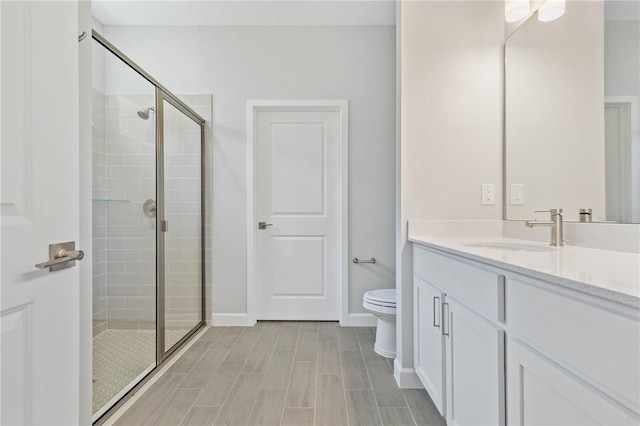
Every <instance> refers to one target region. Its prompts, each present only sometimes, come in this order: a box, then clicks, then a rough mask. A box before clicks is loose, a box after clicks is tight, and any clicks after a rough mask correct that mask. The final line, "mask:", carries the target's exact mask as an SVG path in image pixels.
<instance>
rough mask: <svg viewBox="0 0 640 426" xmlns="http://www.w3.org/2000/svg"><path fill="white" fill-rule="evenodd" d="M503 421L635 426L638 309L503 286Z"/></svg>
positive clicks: (525, 283)
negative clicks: (505, 410)
mask: <svg viewBox="0 0 640 426" xmlns="http://www.w3.org/2000/svg"><path fill="white" fill-rule="evenodd" d="M507 318H508V332H509V333H508V334H509V339H508V340H507V348H508V351H507V360H508V362H507V375H508V382H507V387H508V388H509V395H508V407H509V410H508V412H509V423H510V424H579V425H604V424H606V425H613V424H620V425H637V424H640V417H639V416H638V412H640V362H639V361H640V322H638V310H637V309H633V308H628V307H624V306H619V305H616V304H613V303H611V302H609V301H606V300H601V299H598V298H593V297H590V296H586V295H581V294H580V293H577V292H573V291H567V290H563V289H558V288H554V287H551V286H549V285H548V284H545V283H544V282H540V281H538V280H531V279H527V278H520V277H514V278H512V279H510V280H508V282H507Z"/></svg>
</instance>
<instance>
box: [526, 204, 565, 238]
mask: <svg viewBox="0 0 640 426" xmlns="http://www.w3.org/2000/svg"><path fill="white" fill-rule="evenodd" d="M536 213H551V220H549V221H543V220H528V221H526V222H525V223H524V224H525V225H526V226H528V227H529V228H533V227H534V226H550V227H551V245H552V246H554V247H558V246H563V245H564V240H563V238H562V209H551V210H536Z"/></svg>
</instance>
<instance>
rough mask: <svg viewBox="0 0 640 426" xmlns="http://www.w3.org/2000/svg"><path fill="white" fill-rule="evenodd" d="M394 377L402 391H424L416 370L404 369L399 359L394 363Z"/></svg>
mask: <svg viewBox="0 0 640 426" xmlns="http://www.w3.org/2000/svg"><path fill="white" fill-rule="evenodd" d="M393 377H394V378H395V379H396V383H397V384H398V387H399V388H400V389H424V386H423V384H422V382H421V381H420V379H419V378H418V375H417V374H416V370H415V369H413V368H402V365H400V362H399V361H398V359H397V358H396V360H395V361H393Z"/></svg>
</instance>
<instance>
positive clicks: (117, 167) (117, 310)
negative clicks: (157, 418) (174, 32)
mask: <svg viewBox="0 0 640 426" xmlns="http://www.w3.org/2000/svg"><path fill="white" fill-rule="evenodd" d="M93 43H94V45H93V49H92V54H93V72H94V76H93V116H92V122H93V134H92V146H93V150H92V156H93V165H92V170H93V171H92V180H93V189H92V192H93V193H92V198H93V203H92V204H93V212H92V213H93V247H92V252H93V414H94V419H97V418H99V417H100V416H101V415H102V414H104V413H105V412H106V411H107V410H108V409H110V408H111V407H112V406H113V405H114V404H115V403H116V402H117V401H119V400H120V399H121V398H122V397H123V396H124V395H125V394H126V393H127V392H128V391H129V390H131V389H132V388H133V387H134V386H136V385H137V383H138V382H139V381H140V380H141V378H143V377H145V376H146V375H147V374H148V373H149V372H150V371H151V370H153V368H155V366H156V217H155V211H153V206H154V205H155V198H156V116H155V105H156V99H155V86H154V85H153V84H151V83H150V82H149V81H147V80H146V79H145V78H144V77H143V76H141V75H140V74H139V73H137V72H136V71H134V70H133V69H132V68H131V67H129V66H127V64H125V63H124V62H123V61H122V60H121V59H120V58H118V57H117V56H115V55H114V54H113V53H112V52H109V51H107V50H106V49H104V48H103V47H102V46H100V45H99V44H98V43H97V42H96V41H94V42H93Z"/></svg>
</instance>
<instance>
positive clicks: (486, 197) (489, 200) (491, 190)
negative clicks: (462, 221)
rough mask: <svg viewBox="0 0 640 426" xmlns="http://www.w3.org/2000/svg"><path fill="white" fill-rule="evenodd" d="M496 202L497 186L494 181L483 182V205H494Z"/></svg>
mask: <svg viewBox="0 0 640 426" xmlns="http://www.w3.org/2000/svg"><path fill="white" fill-rule="evenodd" d="M495 203H496V186H495V185H494V184H492V183H483V184H482V205H483V206H492V205H494V204H495Z"/></svg>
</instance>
